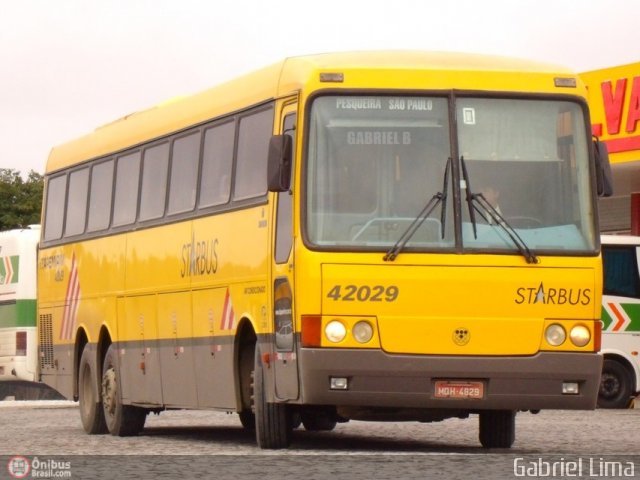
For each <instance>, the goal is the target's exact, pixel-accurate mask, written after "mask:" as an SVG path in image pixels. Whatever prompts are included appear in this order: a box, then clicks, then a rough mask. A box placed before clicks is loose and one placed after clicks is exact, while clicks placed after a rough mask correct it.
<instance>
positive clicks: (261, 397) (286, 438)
mask: <svg viewBox="0 0 640 480" xmlns="http://www.w3.org/2000/svg"><path fill="white" fill-rule="evenodd" d="M266 397H267V396H266V392H265V380H264V368H263V366H262V358H261V355H260V350H259V349H258V348H256V353H255V367H254V370H253V406H254V409H255V418H256V440H257V441H258V446H259V447H260V448H265V449H266V448H269V449H276V448H287V447H288V446H289V444H290V443H291V430H292V428H291V416H290V415H289V410H288V406H287V405H286V404H283V403H269V402H267V398H266Z"/></svg>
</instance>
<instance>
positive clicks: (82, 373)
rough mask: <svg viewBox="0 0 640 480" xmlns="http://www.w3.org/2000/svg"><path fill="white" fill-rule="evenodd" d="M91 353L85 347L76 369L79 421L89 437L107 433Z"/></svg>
mask: <svg viewBox="0 0 640 480" xmlns="http://www.w3.org/2000/svg"><path fill="white" fill-rule="evenodd" d="M90 358H91V353H90V352H89V348H88V347H85V348H84V350H83V351H82V356H81V357H80V366H79V367H78V401H79V404H80V420H81V421H82V427H83V428H84V430H85V432H87V433H88V434H90V435H96V434H102V433H107V431H108V430H107V424H106V423H105V421H104V411H103V409H102V402H101V401H100V398H99V395H96V388H95V385H96V383H97V380H98V377H97V374H96V372H95V369H94V368H93V367H92V365H91V360H90Z"/></svg>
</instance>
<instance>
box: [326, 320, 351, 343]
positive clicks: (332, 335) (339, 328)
mask: <svg viewBox="0 0 640 480" xmlns="http://www.w3.org/2000/svg"><path fill="white" fill-rule="evenodd" d="M324 334H325V336H326V337H327V340H329V341H330V342H333V343H338V342H341V341H342V340H344V337H346V336H347V329H346V328H345V326H344V325H343V324H342V323H341V322H339V321H338V320H332V321H330V322H329V323H327V326H326V327H324Z"/></svg>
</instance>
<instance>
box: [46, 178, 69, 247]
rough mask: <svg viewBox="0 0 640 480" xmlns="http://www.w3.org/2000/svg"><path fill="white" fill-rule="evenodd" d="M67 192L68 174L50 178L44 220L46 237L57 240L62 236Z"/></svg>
mask: <svg viewBox="0 0 640 480" xmlns="http://www.w3.org/2000/svg"><path fill="white" fill-rule="evenodd" d="M66 192H67V176H66V175H60V176H59V177H55V178H50V179H49V181H48V182H47V204H46V205H47V207H46V208H47V209H46V212H45V215H46V216H45V221H44V239H45V240H57V239H58V238H60V237H62V225H63V222H64V209H62V208H60V205H64V198H65V196H66Z"/></svg>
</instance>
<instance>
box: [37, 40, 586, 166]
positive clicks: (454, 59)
mask: <svg viewBox="0 0 640 480" xmlns="http://www.w3.org/2000/svg"><path fill="white" fill-rule="evenodd" d="M321 72H327V73H336V72H339V73H342V74H343V75H344V81H343V82H341V83H321V82H320V80H319V73H321ZM391 73H393V74H391ZM496 73H500V77H499V81H497V79H498V77H497V76H496V75H495V74H496ZM470 74H472V75H470ZM552 75H559V76H563V77H571V78H576V81H578V82H579V79H577V76H576V75H575V74H574V73H573V72H571V71H568V70H566V69H565V68H563V67H559V66H557V65H551V64H547V63H540V62H532V61H528V60H522V59H514V58H508V57H498V56H487V55H477V54H462V53H447V52H419V51H368V52H344V53H326V54H318V55H309V56H299V57H290V58H286V59H284V60H282V61H280V62H278V63H275V64H273V65H271V66H268V67H265V68H262V69H260V70H257V71H255V72H253V73H249V74H247V75H244V76H242V77H239V78H236V79H234V80H231V81H229V82H226V83H223V84H221V85H218V86H216V87H213V88H211V89H208V90H205V91H203V92H201V93H197V94H195V95H191V96H187V97H180V98H176V99H172V100H169V101H166V102H164V103H161V104H159V105H156V106H154V107H152V108H149V109H147V110H144V111H140V112H134V113H132V114H129V115H126V116H125V117H122V118H120V119H118V120H116V121H114V122H111V123H108V124H106V125H104V126H102V127H98V128H97V129H96V130H95V131H94V132H92V133H89V134H87V135H85V136H83V137H80V138H78V139H75V140H72V141H70V142H68V143H65V144H63V145H60V146H57V147H54V148H53V149H52V150H51V154H50V155H49V160H48V162H47V173H51V172H55V171H57V170H60V169H62V168H65V167H68V166H72V165H75V164H77V163H80V162H83V161H87V160H91V159H95V158H99V157H102V156H106V155H109V154H112V153H115V152H118V151H121V150H123V149H126V148H130V147H134V146H136V145H139V144H141V143H143V142H146V141H149V140H152V139H155V138H161V137H163V136H165V135H168V134H169V133H172V132H176V131H179V130H181V129H185V128H188V127H191V126H194V125H197V124H199V123H202V122H205V121H207V120H210V119H213V118H216V117H218V116H222V115H224V114H227V113H232V112H237V111H241V110H242V109H245V108H248V107H250V106H254V105H257V104H259V103H262V102H266V101H269V100H272V99H274V98H277V97H281V96H285V95H291V94H295V93H297V92H300V91H301V90H303V89H304V88H305V87H309V89H310V91H312V90H314V89H316V88H372V89H373V88H387V89H392V88H399V87H400V86H401V87H402V88H403V89H416V90H418V89H421V90H427V89H440V90H448V89H467V90H485V89H490V90H496V91H535V92H556V93H557V92H558V89H557V88H556V87H555V86H554V85H553V82H549V77H550V76H552ZM560 91H561V92H562V91H564V93H575V91H573V92H571V91H569V92H567V89H566V88H564V89H561V90H560ZM580 93H581V94H582V93H583V92H580Z"/></svg>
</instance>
